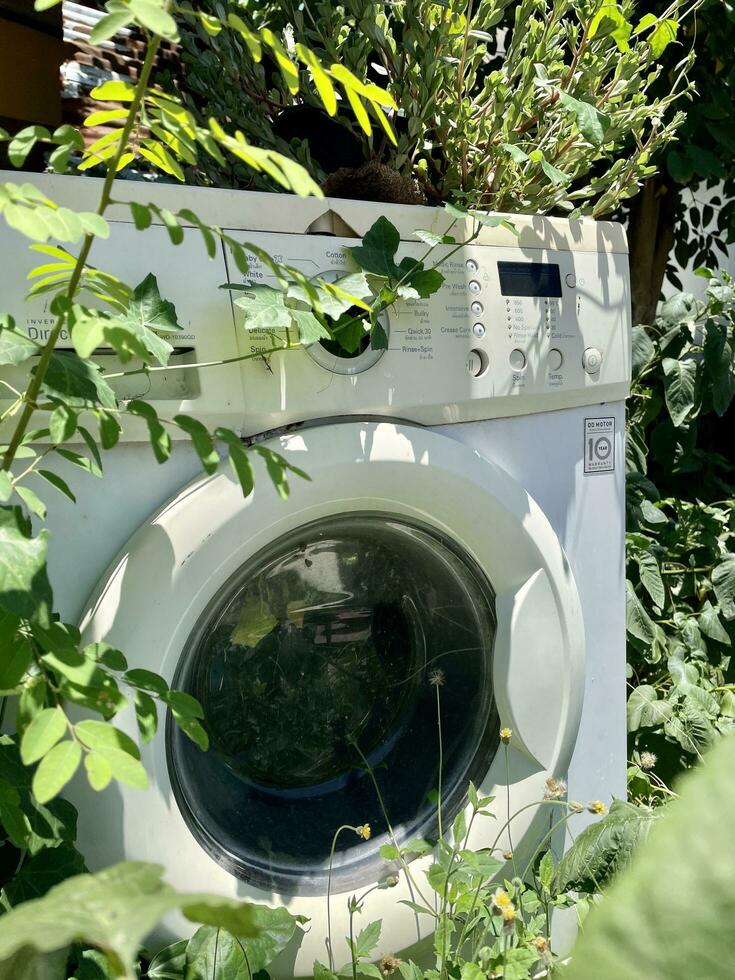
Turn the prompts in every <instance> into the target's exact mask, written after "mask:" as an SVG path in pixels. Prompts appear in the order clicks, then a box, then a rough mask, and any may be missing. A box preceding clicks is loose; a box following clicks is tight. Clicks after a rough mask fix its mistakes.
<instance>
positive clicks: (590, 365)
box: [582, 347, 602, 374]
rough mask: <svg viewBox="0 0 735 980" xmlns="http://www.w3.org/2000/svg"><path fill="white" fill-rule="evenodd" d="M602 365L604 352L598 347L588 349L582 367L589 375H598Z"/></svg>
mask: <svg viewBox="0 0 735 980" xmlns="http://www.w3.org/2000/svg"><path fill="white" fill-rule="evenodd" d="M601 365H602V351H599V350H598V349H597V348H596V347H588V348H587V349H586V350H585V352H584V354H582V367H583V368H584V369H585V371H586V372H587V374H597V372H598V371H599V370H600V366H601Z"/></svg>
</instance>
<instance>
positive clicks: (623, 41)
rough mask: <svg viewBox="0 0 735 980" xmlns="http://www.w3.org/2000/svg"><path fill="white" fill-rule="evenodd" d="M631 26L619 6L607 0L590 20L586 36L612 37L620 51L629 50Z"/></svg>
mask: <svg viewBox="0 0 735 980" xmlns="http://www.w3.org/2000/svg"><path fill="white" fill-rule="evenodd" d="M632 30H633V27H632V25H631V24H629V23H628V21H627V20H626V19H625V16H624V14H623V11H622V10H621V9H620V7H619V6H618V5H617V4H616V3H614V2H611V0H608V2H606V3H603V5H602V6H601V7H600V9H599V10H598V11H597V13H596V14H595V16H594V17H593V18H592V21H591V22H590V26H589V30H588V32H587V33H588V36H589V38H590V39H592V38H593V37H612V38H613V40H614V41H615V43H616V44H617V46H618V49H619V50H620V51H629V50H630V44H629V43H628V41H629V39H630V35H631V32H632Z"/></svg>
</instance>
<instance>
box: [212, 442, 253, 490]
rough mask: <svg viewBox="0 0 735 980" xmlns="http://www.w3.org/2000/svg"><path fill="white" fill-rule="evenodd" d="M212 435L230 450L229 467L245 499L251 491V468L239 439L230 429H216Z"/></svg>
mask: <svg viewBox="0 0 735 980" xmlns="http://www.w3.org/2000/svg"><path fill="white" fill-rule="evenodd" d="M214 434H215V435H216V436H217V438H218V439H221V440H222V442H224V443H225V444H226V446H227V448H228V449H229V450H230V455H229V460H230V466H231V467H232V470H233V472H234V474H235V476H236V477H237V479H238V481H239V483H240V487H241V488H242V494H243V497H247V496H248V494H250V493H252V490H253V468H252V466H251V464H250V459H249V457H248V454H247V450H246V449H245V447H244V446H243V444H242V441H241V440H240V437H239V436H238V435H236V434H235V433H234V432H232V431H231V430H230V429H223V428H218V429H215V433H214Z"/></svg>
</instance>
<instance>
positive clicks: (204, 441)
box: [173, 415, 219, 476]
mask: <svg viewBox="0 0 735 980" xmlns="http://www.w3.org/2000/svg"><path fill="white" fill-rule="evenodd" d="M173 421H174V422H175V423H176V425H178V427H179V428H180V429H183V431H184V432H186V434H187V435H188V436H189V438H190V439H191V444H192V446H193V447H194V449H195V450H196V454H197V456H198V457H199V460H200V462H201V464H202V467H203V468H204V471H205V473H208V474H210V476H211V474H212V473H215V472H216V471H217V467H218V466H219V455H218V454H217V450H216V449H215V448H214V441H213V440H212V437H211V436H210V434H209V432H208V431H207V428H206V426H205V425H203V424H202V423H201V422H200V421H199V420H198V419H194V418H192V417H191V416H190V415H175V416H174V419H173Z"/></svg>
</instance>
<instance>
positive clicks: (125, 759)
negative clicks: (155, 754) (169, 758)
mask: <svg viewBox="0 0 735 980" xmlns="http://www.w3.org/2000/svg"><path fill="white" fill-rule="evenodd" d="M96 751H97V753H98V754H99V755H101V756H102V757H103V758H104V760H105V762H107V763H108V765H109V766H110V769H111V770H112V778H113V779H116V780H117V781H118V782H119V783H125V785H126V786H132V787H133V789H148V774H147V773H146V771H145V769H144V768H143V765H142V763H141V762H140V761H139V760H138V759H136V758H134V757H133V756H132V755H130V753H129V752H126V751H125V750H124V749H114V748H110V747H107V748H102V747H100V748H98V749H97V750H96Z"/></svg>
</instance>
